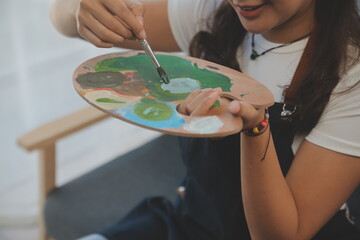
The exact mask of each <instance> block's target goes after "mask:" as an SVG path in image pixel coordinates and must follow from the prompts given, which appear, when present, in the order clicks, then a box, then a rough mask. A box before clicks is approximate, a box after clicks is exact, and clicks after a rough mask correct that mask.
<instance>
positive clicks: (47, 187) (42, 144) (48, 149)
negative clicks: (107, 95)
mask: <svg viewBox="0 0 360 240" xmlns="http://www.w3.org/2000/svg"><path fill="white" fill-rule="evenodd" d="M106 118H108V115H107V114H105V113H104V112H101V111H100V110H97V109H95V108H94V107H87V108H84V109H81V110H79V111H77V112H75V113H72V114H69V115H67V116H64V117H62V118H60V119H57V120H54V121H52V122H50V123H48V124H45V125H42V126H40V127H38V128H36V129H34V130H32V131H30V132H28V133H26V134H24V135H22V136H21V137H20V138H19V139H18V141H17V142H18V144H19V146H21V147H22V148H24V149H26V150H27V151H29V152H30V151H34V150H38V151H39V152H40V155H39V185H40V186H39V189H40V191H39V194H40V196H39V206H40V212H39V219H38V222H39V239H40V240H49V239H51V238H49V237H48V236H47V234H46V228H45V222H44V214H43V207H44V204H45V200H46V197H47V195H48V194H49V193H50V191H51V190H53V189H54V188H55V187H56V143H57V141H58V140H60V139H62V138H64V137H66V136H68V135H71V134H73V133H76V132H78V131H80V130H82V129H84V128H86V127H89V126H91V125H93V124H95V123H97V122H100V121H102V120H104V119H106Z"/></svg>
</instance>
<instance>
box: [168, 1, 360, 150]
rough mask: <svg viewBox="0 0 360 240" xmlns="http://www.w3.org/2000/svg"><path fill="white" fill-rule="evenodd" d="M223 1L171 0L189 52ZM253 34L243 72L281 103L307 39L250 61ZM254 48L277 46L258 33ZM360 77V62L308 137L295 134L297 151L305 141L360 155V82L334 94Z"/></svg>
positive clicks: (242, 54) (242, 58)
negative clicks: (198, 33) (285, 87)
mask: <svg viewBox="0 0 360 240" xmlns="http://www.w3.org/2000/svg"><path fill="white" fill-rule="evenodd" d="M221 2H222V1H221V0H168V14H169V21H170V26H171V30H172V32H173V35H174V37H175V40H176V42H177V43H178V45H179V46H180V48H181V49H182V50H183V51H184V52H188V48H189V43H190V41H191V39H192V37H193V36H194V35H195V34H196V33H197V32H198V31H199V30H206V28H207V22H206V19H208V17H209V15H211V13H212V12H213V11H214V10H215V9H216V7H217V6H218V5H219V4H220V3H221ZM250 36H251V35H250V34H248V35H247V36H246V37H245V40H244V42H243V44H242V47H241V48H239V50H238V53H237V56H238V60H239V63H240V66H241V69H242V71H243V73H244V74H246V75H248V76H250V77H252V78H254V79H256V80H257V81H259V82H261V83H262V84H264V85H265V86H267V87H268V88H269V89H270V90H271V91H272V93H273V94H274V97H275V101H276V102H280V100H281V96H282V90H283V88H282V87H283V86H285V85H288V84H290V82H291V79H292V77H293V75H294V72H295V70H296V67H297V64H298V63H299V61H300V58H301V55H302V52H303V50H304V48H305V46H306V43H307V39H304V40H301V41H299V42H296V43H293V44H291V45H288V46H286V47H282V48H278V49H274V50H272V51H270V52H268V53H266V54H265V55H262V56H261V57H259V58H257V59H256V60H255V61H252V60H250V54H251V37H250ZM254 42H255V50H256V51H257V52H258V53H261V52H263V51H265V50H267V49H269V48H272V47H275V46H278V45H279V44H275V43H272V42H269V41H267V40H266V39H265V38H263V37H262V36H261V35H255V41H254ZM359 80H360V64H357V65H355V66H354V67H352V69H350V70H349V71H348V72H347V73H346V74H345V75H344V76H343V77H342V79H341V81H340V82H339V84H338V85H337V86H336V88H335V89H334V92H333V94H332V95H331V97H330V101H329V103H328V105H327V106H326V108H325V110H324V113H323V114H322V116H321V118H320V120H319V122H318V124H317V125H316V126H315V128H314V129H312V131H311V132H310V133H309V134H308V135H307V136H296V137H295V139H294V142H293V146H292V147H293V150H294V153H295V152H296V151H297V149H298V147H299V146H300V144H301V143H302V141H303V140H304V138H305V139H306V140H308V141H310V142H312V143H313V144H316V145H318V146H321V147H324V148H327V149H331V150H333V151H336V152H340V153H344V154H348V155H353V156H357V157H360V126H359V124H360V84H358V85H357V86H356V87H355V88H353V89H352V90H351V91H348V92H346V94H335V93H338V92H340V91H341V90H344V89H347V87H349V86H352V85H353V84H354V83H356V82H357V81H359Z"/></svg>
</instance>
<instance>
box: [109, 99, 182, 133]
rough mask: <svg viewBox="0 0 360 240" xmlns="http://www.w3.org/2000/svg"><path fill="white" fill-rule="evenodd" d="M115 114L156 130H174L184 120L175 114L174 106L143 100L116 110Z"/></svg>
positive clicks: (152, 100)
mask: <svg viewBox="0 0 360 240" xmlns="http://www.w3.org/2000/svg"><path fill="white" fill-rule="evenodd" d="M116 113H117V114H120V115H122V116H123V117H125V118H126V119H128V120H130V121H132V122H135V123H138V124H141V125H144V126H147V127H151V128H156V129H164V128H175V129H178V128H180V127H181V126H183V125H184V123H185V120H184V119H183V118H182V117H181V116H180V115H179V114H178V113H177V111H176V104H173V103H164V102H159V101H156V100H154V99H147V98H143V99H141V101H140V102H139V103H136V104H134V105H131V106H129V107H127V108H123V109H117V110H116Z"/></svg>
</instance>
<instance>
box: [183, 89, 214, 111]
mask: <svg viewBox="0 0 360 240" xmlns="http://www.w3.org/2000/svg"><path fill="white" fill-rule="evenodd" d="M217 99H219V93H218V92H217V91H213V92H212V93H211V94H210V95H209V96H207V97H205V98H203V99H202V101H201V102H200V103H199V104H198V105H197V107H196V108H195V109H194V111H192V113H191V115H190V116H199V115H204V114H206V113H207V112H208V111H209V110H210V108H211V107H212V106H213V105H214V103H215V101H216V100H217Z"/></svg>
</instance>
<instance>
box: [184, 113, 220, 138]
mask: <svg viewBox="0 0 360 240" xmlns="http://www.w3.org/2000/svg"><path fill="white" fill-rule="evenodd" d="M223 125H224V123H223V122H222V121H221V120H220V118H218V117H217V116H208V117H199V118H193V119H192V120H191V122H190V123H188V124H186V125H184V129H185V130H186V131H189V132H194V133H200V134H210V133H216V132H218V131H219V129H220V128H221V127H222V126H223Z"/></svg>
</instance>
